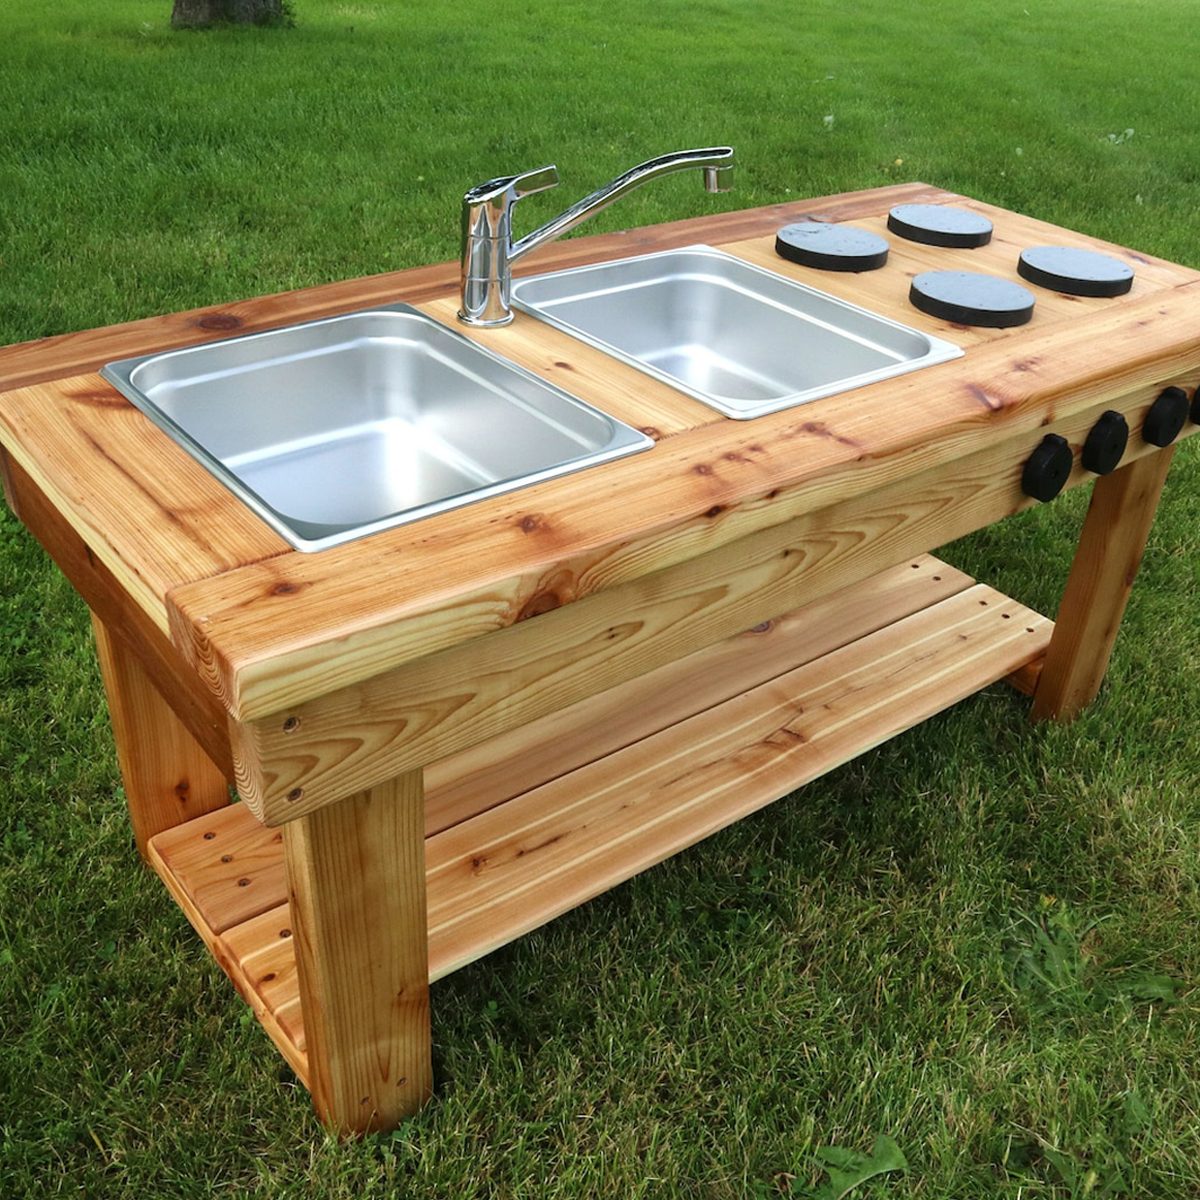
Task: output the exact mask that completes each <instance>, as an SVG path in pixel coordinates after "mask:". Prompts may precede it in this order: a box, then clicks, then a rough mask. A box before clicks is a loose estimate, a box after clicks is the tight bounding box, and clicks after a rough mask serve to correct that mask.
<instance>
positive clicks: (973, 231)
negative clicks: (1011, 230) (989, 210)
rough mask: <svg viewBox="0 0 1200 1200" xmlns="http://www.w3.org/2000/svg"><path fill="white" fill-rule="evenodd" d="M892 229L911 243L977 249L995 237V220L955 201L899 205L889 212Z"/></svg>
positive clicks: (888, 222)
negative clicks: (960, 206) (993, 234)
mask: <svg viewBox="0 0 1200 1200" xmlns="http://www.w3.org/2000/svg"><path fill="white" fill-rule="evenodd" d="M887 225H888V228H889V229H890V230H891V231H892V232H893V233H898V234H899V235H900V236H901V237H904V238H908V240H909V241H910V242H921V243H923V244H924V245H926V246H951V247H954V248H956V249H959V250H973V249H975V247H977V246H986V245H987V244H988V242H990V241H991V240H992V223H991V221H989V220H988V219H987V217H985V216H981V215H980V214H979V213H977V212H972V211H971V210H970V209H969V208H955V207H954V206H953V205H951V204H897V205H896V207H895V208H893V209H892V211H891V212H889V213H888V219H887Z"/></svg>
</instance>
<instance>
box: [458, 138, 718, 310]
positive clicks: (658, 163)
mask: <svg viewBox="0 0 1200 1200" xmlns="http://www.w3.org/2000/svg"><path fill="white" fill-rule="evenodd" d="M692 167H695V168H697V169H699V170H702V171H703V172H704V189H705V191H708V192H727V191H729V189H730V188H731V187H732V186H733V150H732V148H731V147H729V146H711V147H709V148H708V149H705V150H681V151H679V152H678V153H677V154H661V155H659V156H658V158H651V159H647V160H646V162H644V163H639V164H638V165H637V166H636V167H632V168H631V169H630V170H628V171H626V172H625V174H624V175H618V176H617V178H616V179H614V180H613V181H612V182H611V183H606V184H605V185H604V186H603V187H602V188H597V189H596V190H595V191H594V192H592V193H591V194H590V195H588V196H584V198H583V199H582V200H580V201H579V202H578V203H577V204H572V205H571V207H570V208H568V209H567V210H566V211H565V212H561V213H559V215H558V216H557V217H554V218H553V219H552V220H549V221H547V222H546V223H545V225H542V226H541V227H540V228H538V229H535V230H534V231H533V232H532V233H527V234H526V235H525V236H524V237H523V238H521V239H520V240H519V241H513V236H512V212H513V208H514V207H515V206H516V203H517V201H518V200H521V199H523V198H524V197H525V196H532V195H533V193H534V192H544V191H546V190H547V189H548V188H552V187H554V186H555V185H556V184H557V183H558V168H557V167H556V166H554V165H553V164H551V165H550V166H546V167H538V168H537V170H535V171H526V172H524V173H523V174H521V175H502V176H500V177H499V178H498V179H489V180H488V181H487V182H486V183H481V184H479V185H478V186H477V187H473V188H471V190H470V191H469V192H467V194H466V195H465V196H463V209H462V223H463V224H462V308H461V309H459V313H458V319H459V320H460V321H463V322H465V323H466V324H467V325H477V326H494V325H507V324H508V323H509V321H511V320H512V318H513V314H512V308H511V307H510V306H509V295H510V292H511V289H512V265H513V263H515V262H516V261H517V260H518V259H519V258H522V257H524V256H525V255H526V254H528V253H529V252H530V251H531V250H536V249H537V248H538V247H539V246H544V245H545V244H546V243H547V242H552V241H553V240H554V239H555V238H556V237H559V236H561V235H562V234H564V233H566V232H567V231H568V230H569V229H574V228H575V226H576V225H578V224H580V222H582V221H586V220H587V219H588V217H590V216H591V215H592V214H593V213H598V212H599V211H600V210H601V209H602V208H607V207H608V206H609V205H610V204H612V203H613V201H614V200H619V199H620V198H621V197H622V196H624V195H625V194H626V192H631V191H633V189H634V188H637V187H641V185H642V184H643V183H649V181H650V180H651V179H657V178H658V177H659V176H660V175H670V174H672V173H673V172H675V171H684V170H688V169H689V168H692Z"/></svg>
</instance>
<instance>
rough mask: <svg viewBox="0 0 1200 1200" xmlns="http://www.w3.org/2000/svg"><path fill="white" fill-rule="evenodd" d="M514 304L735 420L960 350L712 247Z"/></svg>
mask: <svg viewBox="0 0 1200 1200" xmlns="http://www.w3.org/2000/svg"><path fill="white" fill-rule="evenodd" d="M512 300H513V305H514V307H516V308H519V309H522V310H523V311H525V312H528V313H532V314H533V315H534V316H535V317H539V318H540V319H541V320H543V321H547V322H548V323H549V324H551V325H554V326H557V327H558V328H559V329H562V330H565V331H566V332H567V333H570V334H574V335H575V337H577V338H580V339H581V340H582V341H585V342H589V343H590V344H591V345H593V346H596V347H598V348H599V349H601V350H606V351H607V352H608V353H609V354H612V355H614V356H615V357H617V358H619V359H622V360H624V361H625V362H627V363H629V364H631V365H632V366H635V367H638V368H640V369H641V370H643V371H645V372H647V374H650V375H654V376H656V377H657V378H659V379H661V380H663V382H665V383H669V384H671V385H672V386H674V387H677V388H678V389H679V390H680V391H683V392H687V393H688V395H690V396H695V398H696V399H697V400H702V401H704V403H705V404H708V405H711V406H712V407H713V408H715V409H718V410H719V411H720V412H723V413H724V414H725V415H726V416H729V417H736V418H739V419H742V418H747V417H758V416H762V415H763V414H764V413H770V412H777V411H779V410H780V409H783V408H790V407H792V406H793V405H796V404H804V403H806V402H807V401H809V400H817V399H819V398H820V397H822V396H830V395H833V394H834V393H836V392H844V391H848V390H849V389H851V388H857V387H862V386H863V385H864V384H868V383H875V382H876V381H878V380H880V379H888V378H890V377H891V376H893V375H900V374H903V373H904V372H906V371H916V370H918V369H920V368H921V367H928V366H932V365H933V364H934V363H940V362H946V361H947V360H948V359H952V358H958V357H960V356H961V354H962V350H960V349H959V348H958V347H957V346H954V345H951V343H949V342H947V341H943V340H942V339H941V338H936V337H931V336H930V335H929V334H927V333H922V332H921V331H920V330H917V329H910V328H909V327H908V326H907V325H901V324H900V323H899V322H897V321H891V320H888V318H886V317H880V316H877V315H876V314H875V313H871V312H867V310H866V309H863V308H858V307H857V306H855V305H853V304H848V303H846V302H845V301H844V300H838V299H836V298H835V297H833V296H827V295H826V294H825V293H824V292H819V291H817V290H816V289H815V288H811V287H807V286H805V285H804V284H801V283H796V282H794V281H792V280H790V279H786V278H784V277H783V276H782V275H775V274H773V273H772V272H770V271H764V270H761V269H760V268H758V267H755V266H751V265H750V264H749V263H746V262H743V261H742V260H741V259H737V258H734V257H733V256H732V255H729V254H724V253H722V252H721V251H719V250H714V249H713V248H712V247H711V246H689V247H687V248H686V249H683V250H665V251H662V252H661V253H657V254H645V255H641V256H640V257H637V258H626V259H621V260H619V261H616V262H608V263H600V264H598V265H596V266H589V267H574V268H572V269H570V270H566V271H555V272H552V273H550V274H546V275H535V276H531V277H529V278H526V279H521V280H519V281H517V282H515V283H514V284H513V293H512Z"/></svg>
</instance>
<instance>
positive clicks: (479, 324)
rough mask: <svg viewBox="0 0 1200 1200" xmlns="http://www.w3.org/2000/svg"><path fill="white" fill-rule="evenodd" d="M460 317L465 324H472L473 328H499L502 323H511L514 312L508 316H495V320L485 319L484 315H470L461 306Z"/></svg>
mask: <svg viewBox="0 0 1200 1200" xmlns="http://www.w3.org/2000/svg"><path fill="white" fill-rule="evenodd" d="M458 319H459V320H460V321H461V322H462V323H463V324H464V325H470V326H471V328H472V329H498V328H499V327H500V326H502V325H511V324H512V319H513V314H512V313H508V314H507V315H506V316H503V317H497V318H495V320H492V321H485V320H484V319H483V318H482V317H472V316H468V315H467V314H466V313H465V312H463V310H462V309H461V308H460V309H459V310H458Z"/></svg>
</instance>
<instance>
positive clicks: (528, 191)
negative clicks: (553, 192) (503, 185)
mask: <svg viewBox="0 0 1200 1200" xmlns="http://www.w3.org/2000/svg"><path fill="white" fill-rule="evenodd" d="M509 179H510V184H509V186H510V187H511V188H512V190H513V199H514V200H520V199H522V198H524V197H525V196H532V195H533V194H534V193H535V192H547V191H549V190H550V189H551V188H552V187H558V167H557V166H555V165H554V163H547V164H546V166H544V167H535V168H534V169H533V170H532V171H522V172H521V174H520V175H512V176H510V177H509Z"/></svg>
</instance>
